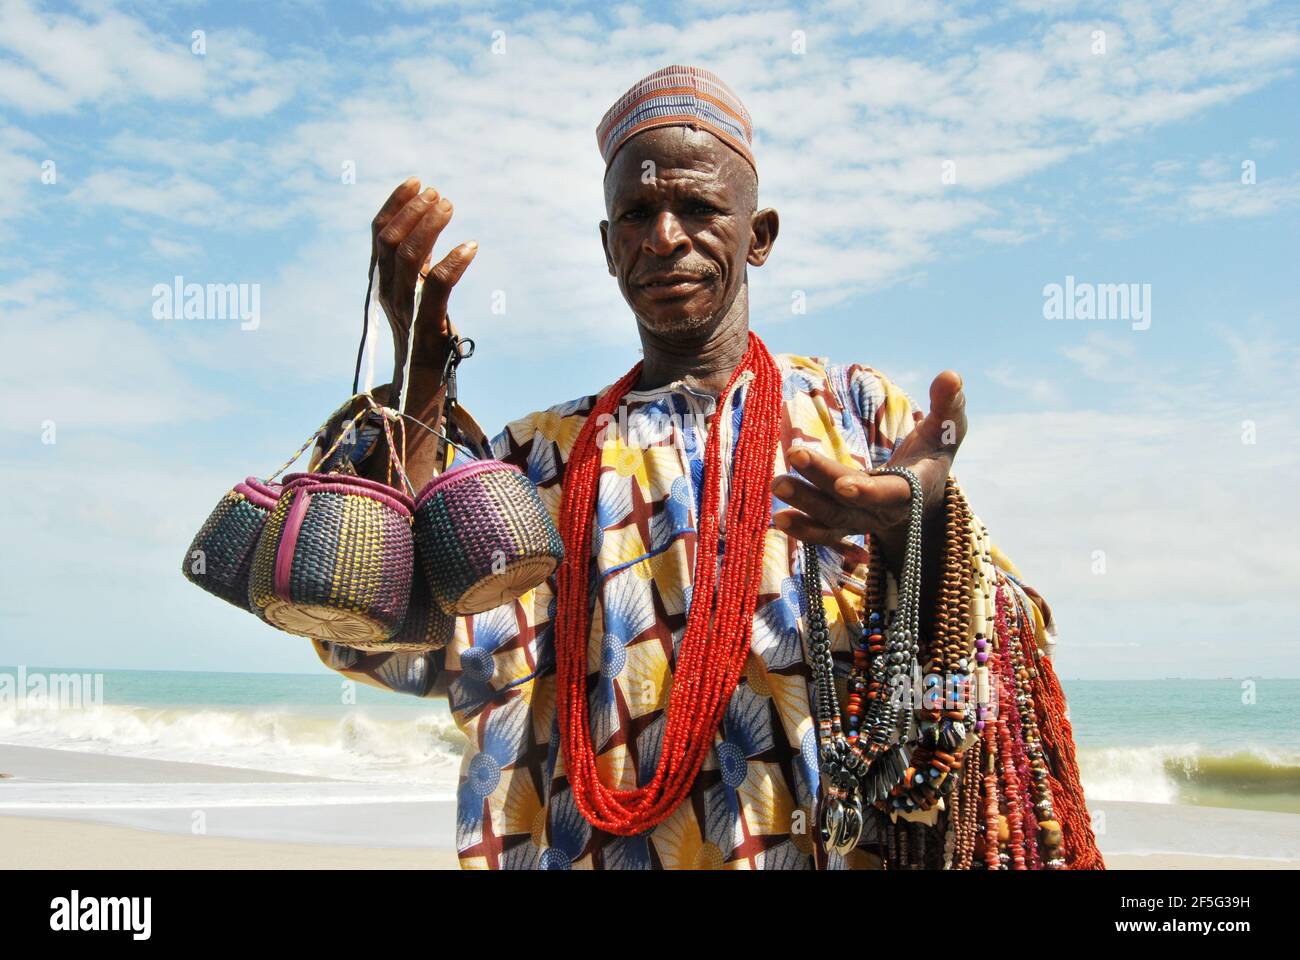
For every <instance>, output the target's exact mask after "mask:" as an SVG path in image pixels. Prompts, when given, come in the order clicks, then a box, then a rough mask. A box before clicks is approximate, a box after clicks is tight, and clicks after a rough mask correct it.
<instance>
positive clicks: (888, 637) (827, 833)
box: [803, 466, 923, 854]
mask: <svg viewBox="0 0 1300 960" xmlns="http://www.w3.org/2000/svg"><path fill="white" fill-rule="evenodd" d="M883 475H892V476H897V477H902V478H903V479H904V480H906V481H907V484H908V488H909V490H910V493H911V502H910V507H909V515H908V524H907V538H906V547H905V549H904V556H903V564H902V576H901V579H900V583H899V588H898V602H897V606H896V609H895V612H894V614H893V616H892V617H891V618H890V619H889V620H888V622H886V621H885V618H884V615H883V613H882V612H881V611H879V610H873V611H872V612H871V616H870V618H869V620H868V623H867V634H868V636H867V640H866V645H867V647H868V650H867V655H866V657H865V658H864V659H865V660H866V668H867V669H866V677H865V678H863V677H862V676H861V675H859V676H858V677H855V678H853V679H852V681H851V683H852V690H853V692H855V693H859V695H862V694H865V696H866V699H867V706H866V710H865V714H862V713H861V711H860V703H857V702H854V703H851V708H852V713H851V714H850V716H851V717H852V718H853V720H854V732H853V736H852V739H850V738H849V737H848V736H846V735H845V731H844V727H843V723H842V718H841V715H840V709H839V700H838V697H837V696H836V693H835V682H834V672H833V670H834V663H833V661H832V659H831V652H830V632H829V631H828V630H827V628H826V613H825V609H824V607H823V606H822V596H821V563H820V560H819V559H818V556H817V548H816V546H814V545H813V544H809V543H805V544H803V560H804V563H803V567H804V594H805V596H806V598H807V600H808V604H807V609H808V660H809V663H810V665H811V667H812V673H813V681H814V685H815V688H816V703H817V707H816V710H817V714H816V718H817V733H818V741H819V748H818V761H819V765H820V767H821V772H822V777H823V783H824V784H825V788H826V799H825V802H824V803H823V805H822V816H821V835H822V842H823V843H824V844H825V845H826V846H827V847H829V848H830V849H832V850H835V851H837V852H839V853H841V854H843V853H847V852H848V851H850V850H852V849H853V848H854V847H855V846H857V843H858V840H859V839H860V838H861V836H862V828H863V804H864V803H866V804H874V803H876V802H878V801H881V800H883V799H884V798H885V797H886V796H887V795H888V793H889V790H890V789H891V788H892V787H893V786H894V784H895V783H896V782H897V781H898V780H899V778H900V777H901V776H902V775H903V773H904V771H905V770H906V768H907V764H908V759H909V753H908V751H909V746H908V733H909V728H910V720H911V712H910V711H909V710H906V709H905V705H906V703H907V699H908V691H909V685H910V684H911V683H912V682H913V680H914V678H915V676H916V674H917V672H918V668H917V662H916V661H917V653H918V651H919V644H920V599H921V598H920V589H921V523H922V502H923V501H922V491H921V483H920V481H919V480H918V479H917V478H916V474H914V473H912V471H911V470H908V469H907V468H906V467H890V466H886V467H881V468H880V469H878V470H873V471H872V476H883ZM882 631H883V632H882ZM859 720H860V724H859V723H858V721H859Z"/></svg>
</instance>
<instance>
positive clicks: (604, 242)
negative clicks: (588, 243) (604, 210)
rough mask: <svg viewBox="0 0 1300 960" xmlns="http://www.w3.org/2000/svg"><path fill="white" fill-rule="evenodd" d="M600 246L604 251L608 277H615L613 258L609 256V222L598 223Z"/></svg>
mask: <svg viewBox="0 0 1300 960" xmlns="http://www.w3.org/2000/svg"><path fill="white" fill-rule="evenodd" d="M600 246H601V248H602V249H603V250H604V251H605V266H606V267H608V268H609V275H610V276H611V277H617V276H618V274H617V273H615V272H614V258H613V257H611V256H610V255H609V221H608V220H602V221H600Z"/></svg>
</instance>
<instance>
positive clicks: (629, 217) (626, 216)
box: [619, 207, 645, 221]
mask: <svg viewBox="0 0 1300 960" xmlns="http://www.w3.org/2000/svg"><path fill="white" fill-rule="evenodd" d="M644 217H645V211H644V210H642V209H640V208H639V207H638V208H634V209H632V210H625V211H623V214H622V215H621V216H620V217H619V219H620V220H623V221H633V220H641V219H643V218H644Z"/></svg>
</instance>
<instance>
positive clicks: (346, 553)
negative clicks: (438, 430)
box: [249, 473, 414, 648]
mask: <svg viewBox="0 0 1300 960" xmlns="http://www.w3.org/2000/svg"><path fill="white" fill-rule="evenodd" d="M412 506H413V504H412V503H411V499H410V497H408V496H406V495H405V494H403V493H401V492H400V491H397V490H395V489H393V488H392V487H390V486H388V485H386V484H383V483H377V482H376V481H374V480H367V479H365V478H363V477H352V476H340V475H337V474H305V473H295V474H290V475H289V476H287V477H285V486H284V491H283V492H282V493H281V495H280V499H279V502H278V503H277V504H276V507H275V509H274V510H273V511H272V512H271V515H270V516H269V517H267V520H266V525H265V527H264V528H263V530H262V537H261V539H260V540H259V541H258V544H257V551H256V553H255V554H254V557H253V571H252V576H251V578H250V581H249V606H250V608H251V609H252V611H253V612H254V613H256V614H257V615H258V616H260V617H261V618H262V619H264V620H266V621H267V622H268V623H270V624H272V625H273V626H276V627H279V628H280V629H281V630H285V631H287V632H288V633H294V634H298V635H299V636H304V637H311V638H313V639H316V640H330V641H334V642H336V643H343V644H347V645H349V646H358V647H362V648H364V647H365V646H366V645H371V644H384V643H387V642H388V641H390V640H391V639H392V637H393V635H394V634H395V633H397V632H398V630H399V629H400V628H401V626H402V624H403V622H404V621H405V619H406V614H407V606H408V603H409V601H410V596H411V578H412V573H413V562H414V541H413V539H412V536H411V509H412Z"/></svg>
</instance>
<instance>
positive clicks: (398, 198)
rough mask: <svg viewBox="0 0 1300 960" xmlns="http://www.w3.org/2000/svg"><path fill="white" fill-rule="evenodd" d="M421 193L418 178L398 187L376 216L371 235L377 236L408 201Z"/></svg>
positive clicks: (372, 223)
mask: <svg viewBox="0 0 1300 960" xmlns="http://www.w3.org/2000/svg"><path fill="white" fill-rule="evenodd" d="M419 192H420V180H419V178H418V177H407V178H406V179H405V180H403V181H402V182H401V183H399V184H398V185H397V189H396V190H394V191H393V192H392V193H390V194H389V195H388V199H387V200H385V201H384V205H383V206H382V207H380V208H379V212H378V213H377V214H375V219H374V220H373V221H372V222H371V227H372V230H371V234H372V236H377V235H378V234H379V231H380V230H382V229H384V227H385V226H387V225H388V221H389V220H391V219H393V217H394V216H395V215H396V214H397V211H399V210H401V209H402V207H404V206H406V204H407V201H409V200H410V199H411V198H412V197H414V196H415V195H416V194H417V193H419Z"/></svg>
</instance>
